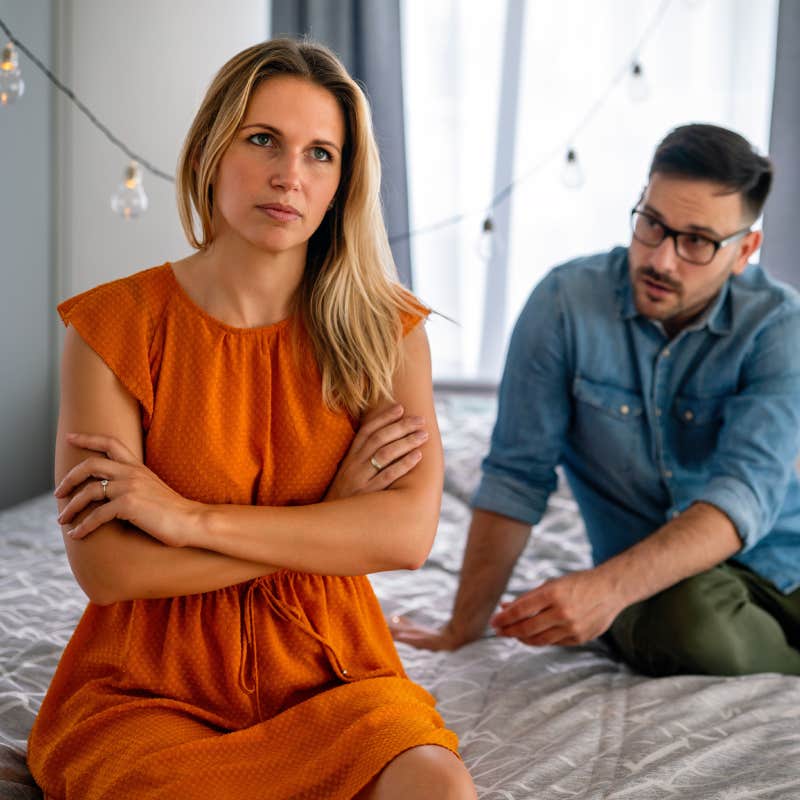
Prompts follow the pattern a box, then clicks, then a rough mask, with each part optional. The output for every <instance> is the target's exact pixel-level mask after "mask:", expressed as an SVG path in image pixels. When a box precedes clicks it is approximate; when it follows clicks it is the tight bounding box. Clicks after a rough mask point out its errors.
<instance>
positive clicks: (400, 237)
mask: <svg viewBox="0 0 800 800" xmlns="http://www.w3.org/2000/svg"><path fill="white" fill-rule="evenodd" d="M672 1H673V0H661V3H660V5H659V7H658V9H657V10H656V12H655V13H654V14H653V17H652V18H651V20H650V22H649V24H648V25H647V27H646V29H645V31H644V33H643V34H642V36H641V38H640V39H639V42H638V43H637V45H636V47H635V49H634V50H633V53H632V55H631V58H630V59H629V60H628V62H627V63H626V64H625V66H624V68H623V69H622V70H621V71H620V72H618V73H617V74H616V75H615V76H614V77H613V79H612V80H611V82H610V84H609V86H608V87H607V89H606V91H605V93H604V94H603V95H602V96H601V97H600V98H598V100H597V101H596V102H595V103H594V105H592V106H591V108H590V109H589V110H588V112H587V113H586V115H585V116H584V118H583V119H582V120H581V122H580V124H579V125H578V126H577V127H576V128H575V130H574V131H573V132H572V135H571V136H570V137H569V138H568V139H567V141H574V140H575V138H576V137H577V135H578V134H579V133H580V132H581V131H582V130H583V129H584V128H585V127H586V126H587V125H588V124H589V122H590V121H591V120H592V119H593V118H594V116H595V115H596V114H597V113H598V111H600V109H601V108H602V107H603V106H604V105H605V103H606V100H607V99H608V96H609V95H610V94H611V92H612V91H613V90H614V89H615V88H616V86H617V85H618V84H619V83H620V82H621V81H622V80H624V79H625V77H626V76H630V78H629V79H630V80H633V79H634V75H633V73H634V72H636V75H635V79H636V80H643V74H642V73H643V70H642V67H641V63H640V62H639V61H638V57H637V56H636V54H637V53H639V52H640V51H641V49H642V48H643V46H644V44H645V42H646V41H647V40H648V39H649V38H650V37H651V36H652V34H653V33H654V32H655V30H656V29H657V27H658V24H659V23H660V22H661V19H662V17H663V16H664V15H665V13H666V12H667V10H668V8H669V6H670V5H671V3H672ZM685 2H686V4H687V5H695V4H699V3H700V2H702V0H685ZM0 29H1V30H3V31H4V32H5V34H6V36H8V38H9V39H11V40H12V42H14V43H15V44H16V46H17V48H18V49H19V50H20V51H21V52H22V53H24V54H25V55H26V56H28V58H30V60H31V61H32V62H33V63H34V64H35V65H36V66H37V67H38V68H39V69H40V70H41V71H42V72H43V73H44V75H45V76H46V77H47V78H48V80H50V81H51V83H53V85H54V86H55V87H56V88H57V89H59V91H61V92H63V93H64V94H65V95H66V96H67V97H68V98H69V99H70V100H71V101H72V102H73V103H74V104H75V105H76V106H77V107H78V109H79V110H80V111H82V112H83V113H84V114H85V115H86V117H87V118H88V119H89V121H90V122H91V123H92V124H93V125H94V126H95V127H96V128H97V129H98V130H100V131H101V133H103V134H104V135H105V136H106V138H107V139H108V140H109V141H110V142H111V143H112V144H114V145H115V146H116V147H118V148H119V149H120V150H122V151H123V152H124V153H125V154H126V155H127V156H128V157H129V158H131V159H132V160H133V161H136V162H138V163H140V164H141V165H142V166H143V167H144V168H145V169H147V171H148V172H150V173H151V174H153V175H156V176H157V177H159V178H162V179H163V180H166V181H169V182H171V183H174V182H175V178H174V177H173V176H172V175H169V174H167V173H165V172H163V171H161V170H159V169H157V168H156V167H154V166H153V165H152V164H150V163H149V162H148V161H146V160H145V159H144V158H142V157H141V156H139V155H137V154H136V153H134V152H133V151H132V150H131V149H130V148H129V147H128V146H127V145H126V144H125V143H124V142H122V141H121V140H120V139H118V138H117V137H116V136H114V135H113V134H112V133H111V131H110V130H109V129H108V128H107V127H106V126H105V125H103V124H102V123H101V122H100V121H99V120H98V119H97V118H96V117H95V116H94V114H92V113H91V111H89V109H88V108H87V107H86V106H85V105H84V104H83V103H82V102H81V101H80V100H78V98H77V97H76V96H75V93H74V92H73V91H72V90H71V89H70V88H69V87H67V86H65V85H64V84H63V83H62V82H61V81H60V80H58V78H57V77H56V76H55V75H53V73H52V72H51V71H50V70H49V69H48V68H47V67H46V66H45V65H44V64H43V63H42V62H41V61H40V60H39V59H38V58H37V57H36V56H35V55H34V54H33V53H32V52H31V51H30V50H29V49H28V48H27V47H25V46H24V45H23V44H22V43H21V42H20V41H19V40H18V39H16V38H15V37H14V36H13V35H12V33H11V31H10V30H9V29H8V27H7V26H6V25H5V23H4V22H3V20H2V19H0ZM3 61H4V63H5V61H6V59H5V50H4V59H3ZM9 61H10V59H9ZM637 67H638V69H637ZM20 86H21V87H22V88H20V90H19V93H18V95H17V96H19V95H21V94H22V91H23V89H24V85H23V84H22V80H21V78H20ZM631 91H633V90H632V89H631ZM636 91H639V92H640V91H641V89H637V90H636ZM559 152H561V153H563V152H564V151H563V147H557V148H555V149H554V150H553V151H551V152H550V153H549V154H548V155H547V156H545V157H544V158H543V159H542V160H541V161H540V162H539V163H538V164H536V165H534V166H533V167H532V168H531V169H529V170H528V171H527V172H525V173H524V174H523V175H521V176H520V177H517V178H515V179H514V180H512V181H511V183H509V184H508V185H507V186H506V187H505V188H504V189H502V190H501V191H499V192H498V193H497V194H496V195H495V196H494V198H492V201H491V203H490V204H489V207H488V208H489V212H490V213H489V215H488V216H485V217H484V218H483V225H482V229H481V240H482V241H483V240H486V241H487V242H491V244H489V245H485V244H483V243H481V244H480V245H479V247H480V249H481V250H483V251H484V252H485V251H486V248H487V247H489V249H492V248H496V247H497V242H496V238H495V236H494V223H493V221H492V218H491V210H492V209H494V208H496V207H497V206H498V205H500V203H502V202H504V201H505V200H506V199H507V198H508V197H510V196H511V194H512V192H513V190H514V189H515V188H516V187H517V186H518V185H519V184H520V183H522V182H523V181H525V180H528V179H529V178H530V177H532V176H533V175H535V174H536V173H538V172H539V171H540V170H541V169H543V168H544V167H545V166H547V164H549V163H550V161H551V160H552V159H553V158H554V157H555V156H557V155H558V153H559ZM570 154H571V155H570ZM128 169H130V166H129V168H128ZM125 180H126V181H127V180H129V179H128V177H127V172H126V178H125ZM562 180H563V181H564V182H565V183H566V184H567V185H569V186H574V187H578V186H581V185H582V184H583V182H584V175H583V168H582V167H581V165H580V163H579V162H578V157H577V152H576V151H575V149H574V148H573V147H569V149H568V150H567V153H566V158H565V163H564V165H563V167H562ZM124 183H125V181H123V184H124ZM126 188H127V187H126ZM139 188H140V189H141V179H139ZM119 191H120V190H119V189H118V190H117V192H115V195H114V196H116V195H117V194H119ZM142 197H144V201H143V203H141V211H140V212H139V213H142V212H143V211H144V210H145V209H146V208H147V196H146V195H145V194H144V191H143V190H142ZM123 205H124V204H123ZM485 208H486V207H485V206H484V210H485ZM123 213H124V212H123ZM476 213H479V212H478V211H476V210H473V211H467V212H463V213H459V214H454V215H452V216H450V217H448V218H446V219H442V220H439V221H438V222H434V223H432V224H430V225H426V226H424V227H422V228H418V229H415V230H413V231H412V230H408V231H405V232H404V233H400V234H396V235H394V236H392V237H390V238H389V242H390V243H391V244H394V243H396V242H400V241H406V240H408V239H411V238H413V237H416V236H420V235H422V234H425V233H431V232H433V231H436V230H441V229H442V228H449V227H451V226H453V225H457V224H458V223H460V222H462V221H464V220H465V219H467V218H469V217H473V216H475V214H476ZM130 216H135V215H134V214H133V213H131V214H130ZM487 221H488V223H489V228H488V230H487V229H486V225H487Z"/></svg>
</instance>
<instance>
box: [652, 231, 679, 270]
mask: <svg viewBox="0 0 800 800" xmlns="http://www.w3.org/2000/svg"><path fill="white" fill-rule="evenodd" d="M677 248H678V243H677V242H676V241H675V237H674V236H665V237H664V240H663V241H662V242H661V244H660V245H658V246H657V247H655V248H654V249H653V253H652V256H651V258H650V261H651V262H652V264H653V266H654V267H655V268H656V269H657V270H658V271H659V272H675V271H676V270H677V268H678V265H679V263H680V257H679V256H678V250H677Z"/></svg>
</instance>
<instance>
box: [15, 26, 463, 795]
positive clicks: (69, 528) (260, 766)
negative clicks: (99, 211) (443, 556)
mask: <svg viewBox="0 0 800 800" xmlns="http://www.w3.org/2000/svg"><path fill="white" fill-rule="evenodd" d="M378 164H379V162H378V157H377V151H376V148H375V144H374V140H373V136H372V132H371V127H370V120H369V110H368V107H367V105H366V101H365V99H364V97H363V95H362V93H361V92H360V90H359V89H358V87H357V86H356V85H355V83H354V82H353V81H352V79H351V78H350V77H349V76H348V75H347V73H346V72H345V70H344V68H343V67H342V66H341V64H340V63H339V62H338V61H337V60H336V59H335V57H333V56H332V54H331V53H330V52H329V51H327V50H325V49H324V48H322V47H320V46H318V45H313V44H307V43H302V44H301V43H295V42H293V41H289V40H276V41H272V42H267V43H265V44H263V45H257V46H255V47H251V48H249V49H247V50H245V51H243V52H242V53H240V54H239V55H237V56H235V57H234V58H233V59H232V60H231V61H230V62H228V64H226V65H225V66H224V67H223V68H222V70H221V71H220V72H219V74H218V75H217V76H216V78H215V79H214V81H213V82H212V84H211V87H210V88H209V90H208V93H207V95H206V97H205V100H204V101H203V104H202V106H201V108H200V110H199V112H198V114H197V117H196V118H195V121H194V123H193V125H192V128H191V130H190V132H189V135H188V137H187V141H186V143H185V146H184V149H183V152H182V155H181V160H180V164H179V176H178V200H179V207H180V212H181V219H182V222H183V225H184V228H185V230H186V233H187V236H188V238H189V241H190V242H191V244H192V245H193V246H194V247H195V248H196V249H197V252H196V253H195V254H193V255H191V256H190V257H188V258H186V259H184V260H182V261H179V262H177V263H174V264H165V265H163V266H161V267H156V268H153V269H150V270H146V271H144V272H141V273H138V274H136V275H133V276H131V277H129V278H125V279H122V280H120V281H115V282H112V283H110V284H106V285H104V286H100V287H97V288H96V289H93V290H91V291H89V292H86V293H85V294H83V295H79V296H78V297H75V298H72V299H71V300H68V301H66V302H65V303H63V304H62V305H61V306H60V307H59V311H60V313H61V315H62V317H63V319H64V321H65V323H66V324H67V325H68V328H67V333H66V339H65V345H64V356H63V369H62V375H63V378H62V398H61V410H60V418H59V431H58V437H57V446H56V478H57V481H58V485H57V488H56V496H57V498H58V500H59V509H60V514H59V521H60V522H61V523H62V526H63V530H64V540H65V545H66V549H67V554H68V556H69V560H70V564H71V566H72V569H73V572H74V573H75V576H76V578H77V580H78V581H79V583H80V584H81V586H82V587H83V589H84V590H85V592H86V593H87V595H88V596H89V598H90V600H91V601H92V602H91V603H90V604H89V606H88V607H87V609H86V612H85V614H84V616H83V618H82V620H81V622H80V624H79V625H78V628H77V629H76V631H75V634H74V635H73V637H72V639H71V641H70V643H69V645H68V646H67V648H66V650H65V652H64V655H63V657H62V660H61V663H60V665H59V668H58V670H57V672H56V675H55V677H54V679H53V682H52V684H51V687H50V689H49V692H48V694H47V696H46V698H45V700H44V703H43V705H42V709H41V711H40V714H39V716H38V718H37V721H36V724H35V725H34V728H33V731H32V733H31V737H30V742H29V764H30V767H31V771H32V773H33V775H34V777H35V778H36V779H37V781H38V782H39V783H40V785H41V786H42V787H43V789H44V790H45V792H46V793H47V796H48V797H51V798H58V800H62V799H66V798H73V797H75V798H81V800H89V799H90V798H114V799H115V800H116V799H117V798H122V799H123V800H124V798H137V800H142V799H143V798H167V797H169V798H182V799H186V798H256V797H269V798H288V797H296V798H351V797H354V796H357V797H359V798H384V797H386V798H389V797H399V796H401V795H402V796H405V797H408V796H413V797H415V798H421V797H434V796H435V797H437V798H440V797H459V798H461V797H465V798H466V797H474V796H475V794H474V789H473V788H472V782H471V780H470V779H469V776H468V774H467V772H466V770H465V768H464V767H463V765H462V763H461V762H460V761H459V760H458V759H457V758H456V757H455V756H454V755H453V753H454V752H455V748H456V738H455V735H454V734H453V733H451V732H450V731H448V730H446V729H445V728H444V726H443V723H442V721H441V718H440V717H439V715H438V714H437V713H436V711H435V709H434V703H433V698H431V697H430V695H429V694H428V693H427V692H425V691H424V690H423V689H421V688H420V687H418V686H415V685H414V684H412V683H411V682H410V681H409V680H408V679H407V678H406V676H405V674H404V672H403V669H402V666H401V664H400V662H399V659H398V657H397V654H396V652H395V650H394V646H393V644H392V641H391V637H390V636H389V634H388V631H387V629H386V625H385V623H384V621H383V619H382V616H381V614H380V609H379V606H378V605H377V602H376V600H375V597H374V595H373V593H372V590H371V587H370V586H369V582H368V580H367V579H366V578H365V577H363V575H364V574H365V573H368V572H372V571H378V570H385V569H397V568H412V569H413V568H415V567H417V566H419V565H420V564H421V563H422V562H423V561H424V559H425V557H426V555H427V553H428V551H429V548H430V546H431V542H432V538H433V535H434V531H435V527H436V520H437V516H438V508H439V500H440V492H441V485H442V455H441V446H440V442H439V438H438V431H437V429H436V424H435V416H434V410H433V405H432V390H431V382H430V364H429V354H428V349H427V342H426V339H425V334H424V331H423V330H422V326H421V325H418V324H417V323H418V322H419V321H420V319H421V318H422V317H423V316H424V312H423V310H422V309H421V308H420V307H419V306H418V305H417V304H416V303H415V302H414V301H413V299H412V298H410V297H409V296H408V295H407V294H406V293H404V292H403V291H402V289H400V288H399V287H398V286H397V284H395V283H393V282H392V281H390V280H389V279H387V277H386V275H387V270H390V269H391V268H392V265H391V256H390V254H389V250H388V245H387V240H386V234H385V229H384V226H383V222H382V219H381V215H380V206H379V200H378V185H379V166H378ZM193 213H194V214H195V215H196V217H197V220H198V222H199V227H200V235H199V236H198V235H196V231H195V227H194V220H193ZM362 418H363V419H364V420H366V421H365V423H364V425H363V426H362V428H361V430H360V432H359V433H358V435H356V429H357V428H358V424H359V422H358V421H359V419H362ZM423 418H424V419H423ZM425 420H427V422H425ZM425 429H427V431H428V432H429V433H430V434H431V435H429V436H428V437H427V438H428V441H427V442H425V438H426V430H425ZM392 462H393V463H392ZM340 463H341V466H340ZM337 468H338V471H337ZM323 500H324V502H321V501H323ZM451 751H452V752H451Z"/></svg>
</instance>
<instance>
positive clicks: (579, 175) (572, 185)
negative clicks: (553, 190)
mask: <svg viewBox="0 0 800 800" xmlns="http://www.w3.org/2000/svg"><path fill="white" fill-rule="evenodd" d="M561 180H562V181H563V182H564V186H566V187H567V188H569V189H579V188H580V187H581V186H583V182H584V176H583V169H582V168H581V164H580V161H578V154H577V153H576V152H575V149H574V148H572V147H570V148H569V150H567V155H566V158H565V159H564V167H563V168H562V170H561Z"/></svg>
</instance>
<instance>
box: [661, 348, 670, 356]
mask: <svg viewBox="0 0 800 800" xmlns="http://www.w3.org/2000/svg"><path fill="white" fill-rule="evenodd" d="M669 354H670V349H669V347H665V348H664V349H663V350H662V351H661V355H662V356H664V358H669Z"/></svg>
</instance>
